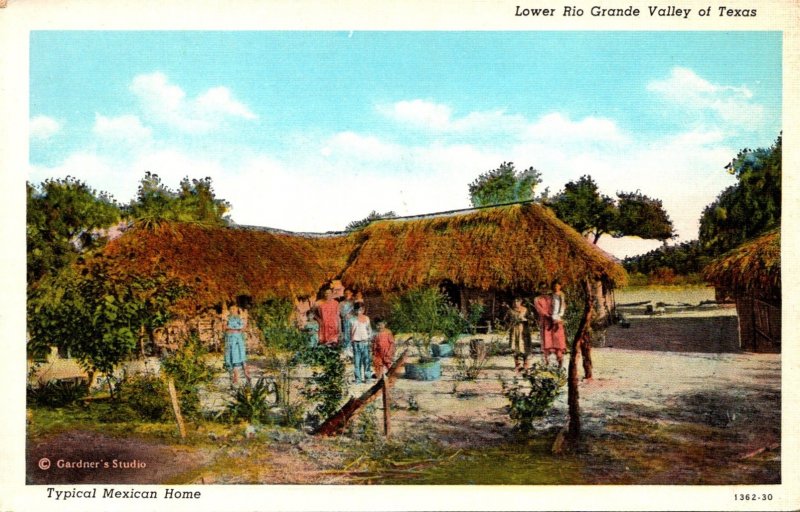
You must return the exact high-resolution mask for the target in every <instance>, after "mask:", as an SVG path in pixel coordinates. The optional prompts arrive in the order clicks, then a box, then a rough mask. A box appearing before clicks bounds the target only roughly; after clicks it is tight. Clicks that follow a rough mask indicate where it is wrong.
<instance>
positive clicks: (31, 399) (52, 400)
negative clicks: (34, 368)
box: [26, 380, 89, 407]
mask: <svg viewBox="0 0 800 512" xmlns="http://www.w3.org/2000/svg"><path fill="white" fill-rule="evenodd" d="M26 391H27V393H26V395H27V399H28V404H29V405H30V404H35V405H41V406H44V407H64V406H67V405H71V404H73V403H75V402H77V401H78V400H80V399H82V398H83V397H85V396H86V395H87V394H88V393H89V386H88V384H86V383H85V382H80V381H68V380H51V381H47V382H44V383H40V384H39V385H38V386H33V385H30V384H29V385H28V387H27V390H26Z"/></svg>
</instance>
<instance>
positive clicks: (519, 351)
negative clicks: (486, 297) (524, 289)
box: [509, 280, 567, 372]
mask: <svg viewBox="0 0 800 512" xmlns="http://www.w3.org/2000/svg"><path fill="white" fill-rule="evenodd" d="M533 308H534V310H535V311H534V313H535V314H531V313H530V312H529V311H528V308H526V307H525V306H524V305H523V304H522V299H519V298H517V299H514V304H513V306H511V307H510V308H509V324H510V328H509V336H510V342H511V349H512V350H513V351H514V370H515V371H516V372H520V371H522V370H527V369H528V368H529V367H530V366H529V359H530V356H531V353H532V352H533V347H532V343H531V324H532V323H533V322H537V323H538V326H539V333H540V336H541V347H542V356H543V358H544V364H545V365H549V364H550V358H551V356H555V358H556V362H557V363H558V367H559V368H561V367H563V365H564V352H566V350H567V336H566V331H565V330H564V314H565V313H566V310H567V301H566V299H565V297H564V292H563V291H561V283H560V282H559V281H557V280H556V281H553V283H552V284H551V287H550V292H549V293H543V294H541V295H539V296H538V297H536V298H535V299H534V300H533Z"/></svg>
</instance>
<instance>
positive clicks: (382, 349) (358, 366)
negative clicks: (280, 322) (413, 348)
mask: <svg viewBox="0 0 800 512" xmlns="http://www.w3.org/2000/svg"><path fill="white" fill-rule="evenodd" d="M375 325H376V327H377V332H374V331H373V329H372V323H371V320H370V318H369V317H368V316H367V314H366V308H365V306H364V300H363V298H362V297H361V296H360V295H358V296H356V297H354V296H353V292H352V291H351V290H345V291H344V296H343V297H342V298H341V300H337V299H335V298H334V297H333V290H331V289H326V290H325V292H324V296H323V299H322V300H320V301H319V302H317V304H316V307H314V308H312V309H311V310H309V311H308V313H307V319H306V323H305V326H304V328H303V329H304V330H305V331H306V332H307V333H308V339H309V343H310V344H312V345H324V346H327V347H330V348H338V349H340V350H341V353H342V354H343V355H344V356H345V357H347V358H348V359H350V360H352V361H353V366H354V380H355V382H357V383H364V382H366V381H367V379H369V378H378V379H379V378H381V377H382V376H383V375H384V373H385V372H386V371H388V369H389V368H390V367H391V365H392V362H393V361H394V349H395V341H394V335H393V334H392V331H390V330H389V328H388V327H387V325H386V322H385V321H383V320H378V321H377V322H376V324H375Z"/></svg>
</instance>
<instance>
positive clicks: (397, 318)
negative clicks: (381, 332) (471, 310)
mask: <svg viewBox="0 0 800 512" xmlns="http://www.w3.org/2000/svg"><path fill="white" fill-rule="evenodd" d="M389 308H390V313H389V318H388V323H389V326H390V327H391V329H392V330H393V331H394V332H406V333H418V334H419V335H421V336H422V338H421V339H416V338H415V341H417V342H418V344H417V348H418V349H419V352H420V354H419V355H420V357H423V358H424V357H429V356H430V344H431V340H432V339H433V337H434V336H436V335H443V336H445V338H447V340H448V342H453V341H454V340H455V338H457V337H458V335H459V334H461V333H462V332H463V331H464V330H465V329H466V328H467V322H466V321H465V320H464V318H463V317H462V316H461V315H460V314H459V312H458V309H456V307H455V306H453V305H452V304H451V303H450V302H449V301H448V300H447V297H446V296H445V294H444V293H442V292H441V291H439V290H437V289H434V288H419V289H416V290H411V291H408V292H406V293H403V294H400V295H395V296H392V297H389Z"/></svg>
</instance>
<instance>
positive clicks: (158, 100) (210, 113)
mask: <svg viewBox="0 0 800 512" xmlns="http://www.w3.org/2000/svg"><path fill="white" fill-rule="evenodd" d="M130 90H131V92H133V93H134V94H135V95H136V97H137V98H138V99H139V101H140V102H141V104H142V108H143V109H144V111H145V113H146V114H147V115H148V116H149V117H151V118H152V119H153V120H155V121H158V122H160V123H164V124H167V125H169V126H171V127H173V128H176V129H178V130H180V131H183V132H188V133H206V132H209V131H212V130H214V129H217V128H218V127H219V126H220V125H221V124H222V123H223V122H225V121H226V120H227V119H229V118H240V119H248V120H253V119H257V116H256V115H255V114H253V112H251V111H250V109H248V108H247V106H246V105H244V104H243V103H241V102H239V101H238V100H236V99H235V98H234V97H233V94H232V93H231V92H230V90H229V89H228V88H226V87H214V88H211V89H209V90H207V91H205V92H204V93H202V94H200V95H199V96H197V97H196V98H187V97H186V93H185V92H184V91H183V89H181V88H180V87H179V86H177V85H175V84H172V83H170V82H169V79H168V78H167V76H166V75H165V74H164V73H161V72H155V73H149V74H143V75H138V76H136V77H135V78H134V79H133V82H132V83H131V86H130Z"/></svg>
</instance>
